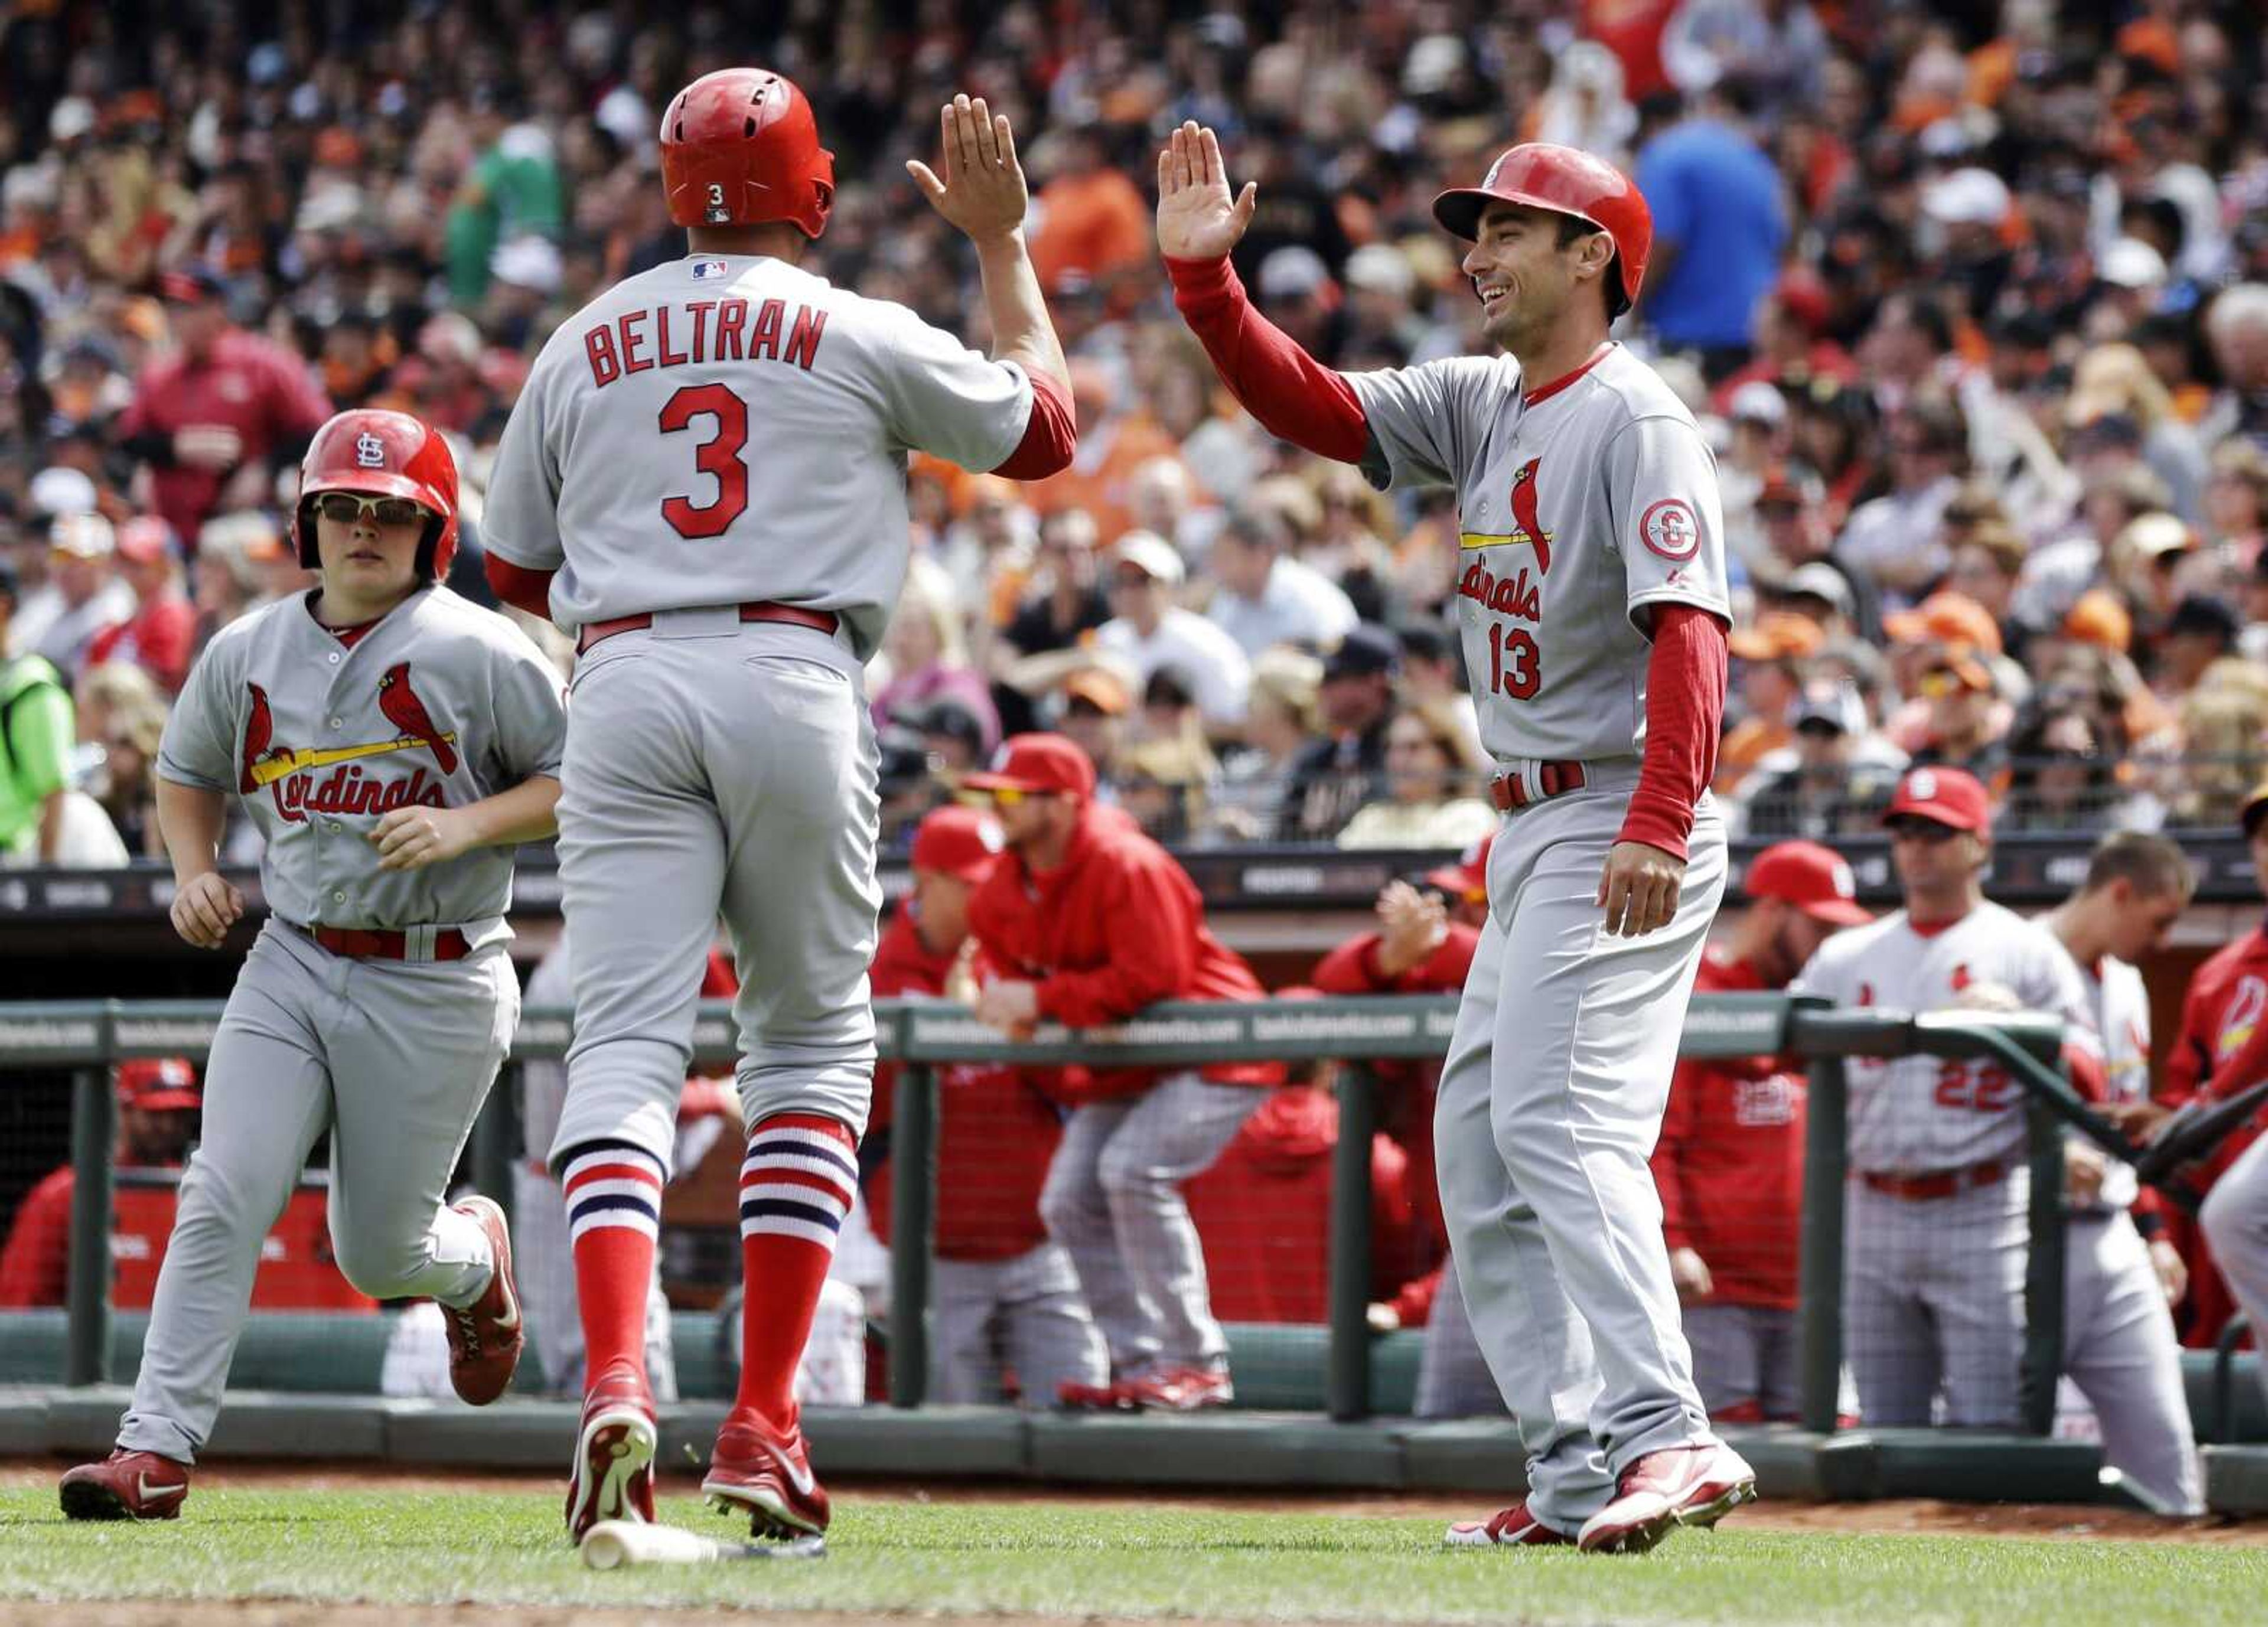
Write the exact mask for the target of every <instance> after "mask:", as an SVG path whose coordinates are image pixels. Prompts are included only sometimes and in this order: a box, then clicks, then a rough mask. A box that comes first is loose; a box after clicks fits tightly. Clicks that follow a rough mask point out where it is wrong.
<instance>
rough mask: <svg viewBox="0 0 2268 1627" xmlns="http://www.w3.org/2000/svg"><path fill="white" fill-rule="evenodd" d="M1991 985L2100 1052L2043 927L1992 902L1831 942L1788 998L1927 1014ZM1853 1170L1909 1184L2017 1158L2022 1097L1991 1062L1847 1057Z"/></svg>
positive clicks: (2070, 968)
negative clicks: (1906, 1177) (1932, 922)
mask: <svg viewBox="0 0 2268 1627" xmlns="http://www.w3.org/2000/svg"><path fill="white" fill-rule="evenodd" d="M1979 983H1997V984H1999V985H2000V986H2002V987H2003V988H2006V989H2007V990H2010V991H2012V992H2013V993H2014V995H2015V997H2016V998H2017V999H2019V1000H2021V1002H2022V1003H2023V1005H2024V1007H2025V1009H2027V1010H2029V1011H2036V1012H2046V1013H2047V1014H2048V1015H2050V1016H2052V1017H2059V1018H2061V1019H2062V1020H2063V1022H2064V1026H2065V1030H2066V1040H2067V1041H2068V1042H2070V1043H2071V1044H2073V1045H2075V1046H2077V1047H2078V1048H2080V1049H2082V1050H2088V1051H2099V1049H2100V1046H2101V1042H2100V1040H2099V1038H2098V1037H2097V1035H2096V1034H2095V1012H2094V1010H2093V1008H2092V1006H2091V1005H2090V1003H2089V1002H2088V998H2087V990H2086V989H2085V988H2084V987H2082V986H2081V984H2080V977H2079V968H2077V967H2076V966H2074V965H2073V964H2072V961H2071V956H2070V955H2068V954H2066V953H2065V952H2064V947H2063V946H2062V945H2061V944H2060V943H2058V941H2057V940H2056V939H2055V936H2054V934H2052V933H2051V932H2050V931H2048V930H2047V929H2046V928H2045V927H2043V926H2040V925H2037V924H2034V923H2033V922H2030V921H2027V920H2025V919H2024V918H2023V917H2021V916H2019V915H2017V914H2015V913H2014V912H2013V911H2011V910H2008V909H2003V908H2001V907H2000V906H1999V904H1995V903H1992V902H1983V903H1979V904H1978V905H1977V908H1976V909H1972V910H1970V912H1969V913H1968V914H1967V915H1965V916H1963V917H1961V919H1960V920H1958V921H1956V922H1955V923H1954V924H1952V925H1950V926H1948V927H1946V928H1944V929H1942V930H1941V931H1928V932H1922V931H1916V930H1915V929H1914V927H1913V924H1911V922H1909V921H1908V920H1907V919H1906V914H1905V911H1904V910H1903V909H1901V910H1899V911H1897V912H1896V914H1893V915H1888V916H1885V917H1882V918H1881V920H1879V921H1876V922H1874V923H1873V924H1870V925H1867V926H1854V927H1852V928H1851V929H1849V930H1848V931H1841V932H1837V934H1836V935H1835V936H1834V937H1832V938H1830V939H1828V940H1827V941H1826V942H1825V943H1824V944H1822V945H1821V946H1820V947H1819V952H1818V953H1816V954H1815V955H1813V956H1812V957H1811V961H1810V964H1808V966H1806V967H1805V968H1803V971H1802V974H1801V975H1800V976H1798V977H1797V979H1796V981H1795V983H1794V985H1793V992H1795V993H1800V994H1823V995H1826V996H1829V997H1830V998H1832V999H1834V1000H1835V1001H1836V1002H1837V1004H1838V1005H1874V1006H1881V1007H1883V1008H1886V1009H1888V1010H1890V1011H1903V1012H1931V1011H1942V1010H1945V1009H1947V1008H1948V1007H1952V1006H1958V1005H1960V1004H1961V1003H1962V991H1963V990H1967V989H1968V988H1970V986H1971V985H1972V984H1979ZM1850 1078H1851V1167H1852V1168H1854V1169H1858V1170H1861V1171H1874V1172H1881V1173H1886V1174H1888V1173H1897V1174H1913V1173H1917V1172H1922V1171H1928V1170H1940V1169H1959V1168H1963V1167H1967V1166H1969V1165H1971V1164H1981V1163H1984V1162H1986V1161H1987V1160H1992V1159H1996V1158H1997V1159H2007V1160H2015V1159H2020V1158H2021V1157H2022V1156H2023V1149H2024V1093H2023V1092H2022V1090H2021V1088H2020V1087H2019V1086H2017V1085H2016V1083H2015V1081H2014V1080H2013V1079H2010V1078H2008V1076H2007V1073H2006V1072H2005V1071H2002V1070H2001V1068H2000V1067H1999V1064H1994V1063H1990V1062H1985V1061H1982V1060H1977V1061H1967V1062H1962V1061H1955V1060H1952V1059H1950V1058H1942V1057H1937V1056H1901V1057H1896V1058H1893V1059H1889V1060H1883V1059H1879V1058H1874V1057H1853V1058H1852V1061H1851V1064H1850Z"/></svg>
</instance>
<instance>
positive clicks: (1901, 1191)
mask: <svg viewBox="0 0 2268 1627" xmlns="http://www.w3.org/2000/svg"><path fill="white" fill-rule="evenodd" d="M2014 1167H2015V1166H2014V1165H2013V1164H2010V1163H2008V1162H2007V1160H2004V1159H1997V1158H1989V1159H1986V1160H1985V1161H1984V1162H1983V1163H1981V1164H1970V1165H1966V1166H1964V1167H1962V1168H1959V1169H1933V1170H1930V1171H1929V1172H1927V1173H1926V1174H1918V1175H1891V1174H1881V1173H1880V1172H1878V1171H1875V1170H1871V1169H1867V1170H1861V1171H1859V1180H1861V1181H1863V1182H1866V1184H1867V1189H1868V1190H1870V1191H1875V1192H1880V1193H1881V1194H1882V1195H1883V1196H1886V1197H1902V1198H1904V1199H1905V1200H1906V1201H1907V1202H1908V1203H1911V1204H1927V1203H1933V1202H1935V1201H1936V1200H1937V1199H1939V1198H1943V1197H1956V1196H1960V1195H1961V1194H1962V1193H1963V1192H1973V1191H1975V1190H1976V1189H1977V1188H1978V1187H1988V1186H1995V1185H1998V1184H1999V1182H2003V1181H2006V1180H2007V1178H2008V1173H2009V1171H2011V1170H2012V1169H2014Z"/></svg>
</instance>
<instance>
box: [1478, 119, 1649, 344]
mask: <svg viewBox="0 0 2268 1627" xmlns="http://www.w3.org/2000/svg"><path fill="white" fill-rule="evenodd" d="M1492 202H1496V203H1520V204H1524V205H1525V206H1526V207H1528V208H1529V209H1543V210H1550V211H1551V212H1552V213H1554V214H1557V215H1572V216H1574V217H1576V218H1577V219H1578V220H1582V221H1587V222H1588V223H1589V224H1590V225H1594V226H1595V227H1597V228H1598V229H1599V230H1600V231H1602V232H1605V233H1606V234H1607V236H1608V238H1609V239H1610V240H1611V241H1612V242H1613V243H1614V246H1615V261H1616V263H1615V265H1614V266H1612V267H1610V268H1609V271H1608V276H1609V278H1611V279H1612V280H1611V281H1609V283H1608V284H1607V320H1609V321H1612V320H1614V319H1615V318H1616V317H1618V316H1620V315H1621V314H1622V313H1624V312H1625V311H1627V310H1629V309H1630V308H1631V306H1632V305H1634V304H1636V303H1637V301H1638V285H1639V284H1640V283H1644V282H1645V281H1646V255H1647V254H1649V253H1650V252H1651V251H1652V250H1653V210H1650V209H1648V208H1647V207H1646V195H1645V194H1644V193H1642V192H1640V191H1639V190H1638V184H1637V183H1636V182H1635V181H1633V180H1631V178H1630V177H1629V176H1627V175H1625V174H1624V173H1622V171H1620V170H1618V169H1616V167H1615V166H1613V165H1611V164H1609V163H1608V162H1607V161H1606V160H1605V159H1604V158H1594V157H1592V156H1591V155H1590V154H1589V153H1587V152H1584V151H1580V150H1578V149H1576V148H1573V147H1562V146H1559V145H1557V144H1555V143H1552V142H1548V141H1531V142H1527V143H1524V144H1521V145H1520V146H1517V147H1512V148H1508V149H1506V151H1504V152H1502V153H1500V154H1499V155H1498V158H1497V161H1496V162H1495V163H1493V164H1491V165H1490V166H1489V168H1488V173H1487V174H1486V175H1485V176H1484V177H1482V179H1481V184H1480V185H1479V186H1477V187H1457V188H1452V189H1450V190H1449V191H1447V192H1444V193H1443V194H1441V195H1440V197H1437V198H1435V199H1434V200H1433V218H1434V219H1436V220H1438V221H1440V223H1441V224H1442V225H1444V226H1446V227H1447V228H1448V229H1449V230H1450V231H1451V232H1455V233H1456V234H1457V235H1458V236H1459V237H1461V238H1463V239H1466V240H1467V241H1471V240H1472V239H1476V238H1477V237H1479V236H1480V230H1481V213H1482V211H1483V210H1486V209H1487V208H1488V206H1489V205H1490V204H1491V203H1492Z"/></svg>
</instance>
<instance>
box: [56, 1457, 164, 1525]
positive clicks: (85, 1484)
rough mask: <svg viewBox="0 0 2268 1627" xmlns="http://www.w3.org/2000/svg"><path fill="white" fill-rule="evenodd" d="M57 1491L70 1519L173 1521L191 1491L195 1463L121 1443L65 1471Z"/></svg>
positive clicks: (64, 1512)
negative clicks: (102, 1455)
mask: <svg viewBox="0 0 2268 1627" xmlns="http://www.w3.org/2000/svg"><path fill="white" fill-rule="evenodd" d="M56 1492H57V1494H58V1496H60V1498H62V1500H63V1517H64V1518H65V1519H67V1520H172V1519H174V1518H176V1517H177V1516H178V1515H179V1514H180V1512H181V1504H182V1502H183V1501H184V1500H185V1499H186V1498H188V1494H189V1466H188V1464H187V1463H179V1462H175V1461H173V1459H172V1458H168V1457H159V1456H158V1454H156V1453H154V1452H129V1451H128V1450H127V1449H126V1448H125V1447H118V1448H116V1449H115V1450H114V1451H113V1452H112V1453H111V1454H110V1455H109V1456H108V1457H107V1458H105V1459H103V1460H102V1461H101V1462H99V1463H82V1464H80V1465H79V1466H78V1467H77V1469H72V1470H70V1472H69V1473H68V1474H66V1475H64V1476H63V1482H62V1483H61V1484H60V1485H58V1486H57V1487H56Z"/></svg>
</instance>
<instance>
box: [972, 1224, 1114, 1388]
mask: <svg viewBox="0 0 2268 1627" xmlns="http://www.w3.org/2000/svg"><path fill="white" fill-rule="evenodd" d="M929 1334H930V1363H931V1366H930V1398H931V1399H932V1401H939V1402H956V1403H969V1402H995V1401H998V1400H999V1399H1000V1396H1001V1384H1000V1370H1001V1367H1002V1366H1003V1364H1004V1363H1005V1365H1006V1366H1008V1367H1009V1368H1011V1369H1013V1371H1014V1373H1015V1374H1016V1382H1017V1386H1018V1388H1020V1390H1021V1392H1022V1394H1023V1400H1024V1404H1025V1405H1026V1406H1027V1407H1047V1406H1053V1405H1054V1404H1055V1400H1056V1390H1057V1387H1058V1386H1059V1385H1062V1384H1064V1383H1074V1384H1101V1382H1103V1380H1105V1379H1106V1378H1108V1375H1109V1363H1108V1359H1107V1358H1106V1357H1105V1354H1104V1351H1103V1346H1102V1335H1101V1332H1100V1331H1098V1330H1097V1329H1096V1328H1095V1325H1094V1317H1092V1316H1090V1315H1088V1314H1087V1309H1086V1300H1085V1299H1082V1298H1080V1297H1079V1273H1078V1272H1077V1271H1076V1270H1073V1269H1072V1266H1071V1255H1069V1254H1067V1253H1065V1252H1064V1249H1063V1248H1062V1246H1061V1245H1059V1244H1057V1243H1042V1244H1041V1245H1040V1246H1039V1247H1038V1248H1034V1249H1031V1250H1030V1251H1028V1252H1027V1253H1025V1254H1020V1255H1017V1256H1016V1257H1015V1258H1014V1259H1013V1260H935V1261H932V1262H931V1263H930V1326H929Z"/></svg>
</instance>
